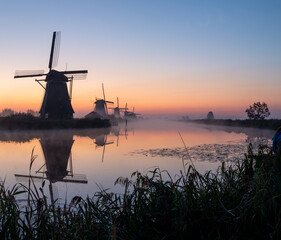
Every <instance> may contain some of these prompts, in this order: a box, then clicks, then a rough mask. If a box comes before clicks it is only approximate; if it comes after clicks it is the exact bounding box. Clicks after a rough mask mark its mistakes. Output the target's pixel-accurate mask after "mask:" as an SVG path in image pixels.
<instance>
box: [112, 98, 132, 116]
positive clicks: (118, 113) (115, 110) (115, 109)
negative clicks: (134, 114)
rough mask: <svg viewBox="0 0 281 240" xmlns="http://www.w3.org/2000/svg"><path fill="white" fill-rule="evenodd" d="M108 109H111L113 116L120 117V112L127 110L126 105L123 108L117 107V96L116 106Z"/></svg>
mask: <svg viewBox="0 0 281 240" xmlns="http://www.w3.org/2000/svg"><path fill="white" fill-rule="evenodd" d="M110 109H113V111H114V117H115V118H121V114H120V112H122V111H126V110H128V109H127V108H126V107H124V108H120V107H119V98H118V97H117V107H115V108H110Z"/></svg>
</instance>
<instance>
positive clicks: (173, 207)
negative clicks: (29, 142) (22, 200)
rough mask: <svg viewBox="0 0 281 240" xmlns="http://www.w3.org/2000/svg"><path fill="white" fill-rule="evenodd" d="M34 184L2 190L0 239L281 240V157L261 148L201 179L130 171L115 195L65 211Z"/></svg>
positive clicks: (190, 171)
mask: <svg viewBox="0 0 281 240" xmlns="http://www.w3.org/2000/svg"><path fill="white" fill-rule="evenodd" d="M33 160H34V159H33ZM33 160H32V161H33ZM183 162H184V160H183ZM164 179H166V180H164ZM167 179H168V180H167ZM32 184H33V182H32V179H31V180H30V182H29V187H25V186H22V185H20V184H19V185H16V186H14V187H13V188H12V189H10V190H8V189H6V188H5V187H4V184H2V185H1V188H0V196H1V198H0V239H280V237H281V157H280V156H275V155H273V154H272V152H271V150H270V149H268V148H266V147H260V149H259V150H258V154H256V155H255V154H253V151H252V147H251V145H250V146H249V151H248V154H246V155H245V159H244V160H243V161H241V162H239V163H237V165H236V166H232V167H225V165H224V164H222V165H221V167H220V168H219V169H218V170H217V172H216V173H212V172H206V173H205V174H203V175H201V174H199V173H198V172H197V171H196V169H195V168H194V166H193V164H192V162H191V165H188V164H184V169H183V170H182V171H181V172H180V173H179V175H178V176H177V177H176V179H175V180H174V179H173V178H171V177H170V176H169V174H168V173H167V172H166V171H160V170H159V169H155V170H154V171H153V172H149V173H148V174H145V175H144V174H141V173H139V172H135V173H133V174H132V179H131V180H129V179H127V178H119V179H118V180H117V181H116V184H122V185H123V186H124V193H123V194H121V195H117V194H112V193H108V192H107V191H103V190H102V191H100V192H98V193H96V194H95V195H94V196H93V197H91V198H89V197H88V198H86V199H82V198H80V197H75V198H74V199H73V200H72V201H71V202H70V204H65V205H64V206H59V205H58V204H55V203H54V204H50V203H48V201H47V197H46V196H45V195H44V183H43V185H42V187H41V188H39V189H35V190H31V187H30V186H32ZM32 189H33V188H32ZM21 194H25V195H27V198H28V202H27V204H26V205H25V207H22V208H21V207H20V204H19V203H18V202H17V201H16V200H15V199H16V198H17V196H18V195H21Z"/></svg>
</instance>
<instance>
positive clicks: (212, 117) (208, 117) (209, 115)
mask: <svg viewBox="0 0 281 240" xmlns="http://www.w3.org/2000/svg"><path fill="white" fill-rule="evenodd" d="M214 118H215V116H214V114H213V112H212V111H211V112H208V114H207V119H214Z"/></svg>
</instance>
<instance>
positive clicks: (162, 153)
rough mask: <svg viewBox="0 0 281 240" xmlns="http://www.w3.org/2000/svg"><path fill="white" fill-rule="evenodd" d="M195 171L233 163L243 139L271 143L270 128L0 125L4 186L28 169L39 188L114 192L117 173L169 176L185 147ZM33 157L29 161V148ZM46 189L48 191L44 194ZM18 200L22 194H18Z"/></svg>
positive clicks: (61, 193) (159, 123) (67, 193)
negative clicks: (35, 128)
mask: <svg viewBox="0 0 281 240" xmlns="http://www.w3.org/2000/svg"><path fill="white" fill-rule="evenodd" d="M179 133H180V134H181V136H182V138H183V140H184V144H185V145H186V147H187V150H188V152H189V154H190V156H191V159H192V161H193V162H194V164H195V166H196V168H197V169H198V170H199V171H200V172H202V173H203V172H205V171H208V170H213V171H214V170H216V169H217V167H218V166H219V165H220V164H221V162H222V161H224V162H227V164H235V162H236V161H237V159H239V158H241V157H243V155H244V153H245V152H246V150H247V146H248V144H249V142H251V143H253V144H254V145H255V146H257V145H258V144H260V143H263V144H271V142H272V137H273V135H274V131H270V130H260V129H249V128H248V129H243V128H237V127H235V128H234V127H219V126H209V125H208V126H207V125H199V124H192V123H187V122H175V121H164V120H143V121H136V122H129V123H128V125H127V127H126V126H125V124H124V123H121V124H120V125H119V126H118V127H113V128H111V129H99V130H88V129H85V130H51V131H14V132H8V131H2V132H1V133H0V153H1V155H0V162H1V168H0V177H1V179H2V180H5V185H6V186H13V185H14V184H15V183H23V184H27V182H28V179H29V178H28V176H29V174H31V175H32V176H33V179H34V181H35V182H36V185H37V186H41V184H42V182H43V181H45V182H46V186H45V187H44V190H45V193H46V194H47V195H48V197H49V199H50V198H51V196H53V197H54V198H60V199H61V201H64V199H67V200H70V199H71V198H72V197H74V196H76V195H79V196H82V197H85V196H87V195H88V196H92V195H93V194H94V193H95V192H96V191H97V190H99V189H100V188H104V189H109V191H114V192H120V191H121V187H120V186H114V182H115V180H116V179H117V178H118V177H120V176H123V177H130V175H131V173H133V172H134V171H139V172H142V173H146V172H147V171H149V170H153V169H155V168H156V167H159V168H160V169H162V170H168V171H169V172H170V174H171V175H172V176H174V175H175V174H177V173H179V171H180V170H182V169H183V159H185V160H184V163H187V164H188V163H189V161H190V160H189V159H188V158H186V153H187V151H186V149H185V148H184V144H183V142H182V139H181V137H180V135H179ZM33 149H34V151H33V152H34V155H36V159H35V161H34V162H33V164H32V167H31V170H30V171H29V167H30V158H31V153H32V150H33ZM50 193H52V194H51V195H50ZM22 200H24V196H22Z"/></svg>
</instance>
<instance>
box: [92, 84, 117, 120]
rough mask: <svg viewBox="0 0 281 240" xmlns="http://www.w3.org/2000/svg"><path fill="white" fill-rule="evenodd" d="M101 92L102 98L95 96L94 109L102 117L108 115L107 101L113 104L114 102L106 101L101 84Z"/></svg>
mask: <svg viewBox="0 0 281 240" xmlns="http://www.w3.org/2000/svg"><path fill="white" fill-rule="evenodd" d="M102 92H103V99H99V98H96V101H95V109H94V111H95V112H96V113H98V114H99V115H100V116H102V117H103V118H105V117H107V115H108V109H107V104H108V103H110V104H114V102H111V101H106V99H105V93H104V87H103V84H102Z"/></svg>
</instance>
